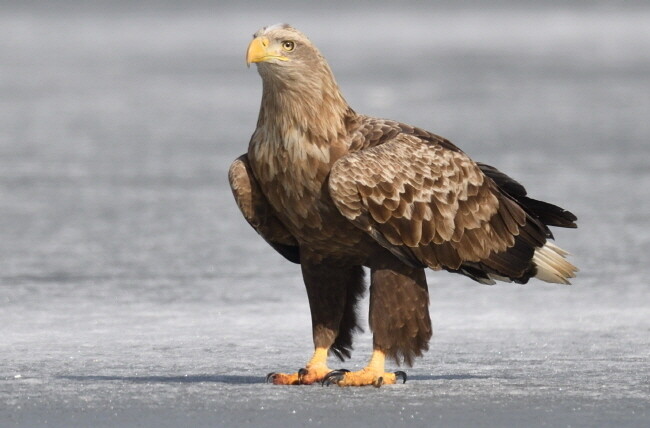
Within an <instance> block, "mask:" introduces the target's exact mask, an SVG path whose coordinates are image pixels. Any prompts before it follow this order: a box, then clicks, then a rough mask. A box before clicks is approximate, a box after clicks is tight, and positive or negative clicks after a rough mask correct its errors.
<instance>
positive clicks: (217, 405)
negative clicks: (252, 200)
mask: <svg viewBox="0 0 650 428" xmlns="http://www.w3.org/2000/svg"><path fill="white" fill-rule="evenodd" d="M1 7H2V9H1V12H2V13H0V426H44V425H47V426H180V425H183V426H287V425H288V426H302V425H305V426H311V425H329V426H331V425H332V424H338V425H340V426H367V425H375V426H395V425H396V424H398V423H403V422H404V423H407V424H410V425H413V426H432V425H439V426H466V425H471V426H574V427H575V426H585V427H587V426H648V425H649V424H650V410H649V407H650V386H649V378H648V377H649V376H648V365H649V364H648V363H649V361H648V360H649V358H648V357H649V349H650V348H649V345H650V297H649V296H648V276H649V275H650V266H649V263H648V252H649V251H650V232H649V230H650V141H649V139H650V120H648V118H649V117H650V25H649V23H650V5H648V3H647V2H605V1H603V2H566V3H565V2H546V3H543V4H541V3H540V2H532V1H531V2H510V1H500V2H492V3H490V4H489V5H487V3H486V2H462V3H458V2H447V3H446V2H437V3H417V4H416V3H401V2H394V1H385V2H372V3H370V2H364V3H355V2H333V3H327V5H321V6H315V5H313V4H312V5H309V4H308V3H306V2H288V1H273V2H259V3H256V2H239V3H236V4H232V5H231V4H223V3H218V4H217V3H213V2H207V1H206V2H182V3H181V2H178V3H175V2H171V1H170V2H151V1H148V2H147V1H146V2H137V3H130V2H98V1H97V2H80V1H79V2H77V1H62V2H58V1H57V2H55V1H53V2H29V1H24V2H12V3H2V5H1ZM276 22H289V23H291V24H293V25H295V26H296V27H298V28H300V29H302V30H303V31H304V32H305V33H307V34H308V35H309V36H310V38H311V39H312V40H313V41H314V42H315V43H316V44H317V45H318V46H319V47H320V48H321V50H322V52H323V53H324V54H325V56H326V57H327V58H328V59H329V61H330V64H331V66H332V68H333V70H334V72H335V74H336V76H337V79H338V81H339V84H340V86H341V88H342V90H343V92H344V94H345V96H346V98H347V100H348V101H349V102H350V104H351V105H352V106H353V107H354V108H355V109H356V110H357V111H359V112H363V113H365V114H371V115H375V116H381V117H389V118H393V119H397V120H401V121H404V122H407V123H410V124H413V125H417V126H421V127H424V128H426V129H429V130H432V131H434V132H436V133H439V134H441V135H444V136H446V137H448V138H450V139H451V140H452V141H454V142H455V143H456V144H458V145H459V146H460V147H461V148H462V149H464V150H465V151H466V152H467V153H468V154H470V155H471V156H472V157H473V158H474V159H476V160H481V161H483V162H486V163H490V164H493V165H495V166H497V167H499V168H500V169H502V170H504V171H506V172H508V173H509V174H511V175H512V176H513V177H515V178H517V179H518V180H520V181H521V182H523V183H524V184H525V185H526V186H527V188H528V190H529V192H530V193H531V194H532V195H533V196H534V197H537V198H541V199H546V200H549V201H551V202H554V203H557V204H559V205H561V206H564V207H566V208H568V209H570V210H572V211H573V212H575V213H576V214H577V215H578V217H579V219H580V229H578V230H577V231H574V230H569V231H564V230H560V231H558V232H557V238H558V242H559V244H560V245H561V246H562V247H564V248H566V249H568V250H570V251H571V252H572V253H573V254H574V256H573V257H572V260H573V261H574V262H575V263H576V264H577V265H578V266H579V267H580V268H581V272H580V274H579V277H578V278H577V279H576V280H575V281H574V285H573V286H570V287H564V286H557V285H548V284H543V283H539V282H532V283H531V284H529V285H525V286H517V285H509V284H504V285H498V286H493V287H488V286H480V285H477V284H474V283H473V282H472V281H470V280H469V279H466V278H463V277H460V276H453V275H451V274H447V273H434V272H431V273H430V275H429V282H430V289H431V313H432V319H433V323H434V328H435V334H434V337H433V339H432V342H431V350H430V351H429V352H428V353H427V354H426V356H425V357H424V358H422V359H420V360H418V361H417V364H416V366H415V367H414V368H411V369H407V371H408V373H409V376H410V380H409V382H407V383H406V384H405V385H399V386H394V387H384V388H381V389H379V390H377V389H374V388H362V389H341V388H336V387H330V388H323V387H320V386H310V387H274V386H271V385H266V384H264V383H263V378H264V375H265V374H266V373H267V372H269V371H279V370H283V371H293V370H295V369H297V368H299V367H301V366H302V365H303V364H304V363H305V362H306V359H307V358H308V357H309V355H310V352H311V337H310V322H309V312H308V307H307V299H306V296H305V293H304V290H303V286H302V282H301V278H300V273H299V269H298V268H297V267H296V266H295V265H292V264H290V263H288V262H285V261H284V260H283V259H282V258H281V257H280V256H279V255H277V254H275V253H274V252H273V251H272V250H271V249H270V248H269V247H268V246H267V245H266V244H265V243H264V242H263V241H262V240H261V239H259V237H257V236H256V234H255V233H254V232H253V231H252V229H250V228H249V226H248V225H247V224H246V223H245V222H244V220H243V218H242V217H241V215H240V214H239V212H238V211H237V208H236V206H235V204H234V202H233V200H232V196H231V194H230V190H229V188H228V186H227V181H226V171H227V169H228V166H229V163H230V162H231V161H232V159H234V158H235V157H236V156H238V155H239V154H240V153H243V152H244V151H245V150H246V146H247V143H248V139H249V137H250V134H251V133H252V131H253V129H254V126H255V121H256V116H257V111H258V108H259V101H260V95H261V82H260V79H259V76H258V75H257V73H256V71H255V68H254V67H251V69H246V67H245V64H244V54H245V50H246V46H247V44H248V42H249V40H250V37H251V35H252V33H253V32H255V31H256V30H257V29H258V28H259V27H262V26H264V25H268V24H273V23H276ZM366 311H367V307H364V308H362V313H363V317H364V318H365V317H366ZM356 344H357V346H356V350H355V353H354V355H353V358H352V360H350V361H348V362H346V363H337V362H335V361H333V360H332V361H331V366H332V367H346V368H349V369H358V368H360V367H362V366H363V365H364V364H365V362H366V360H367V357H368V355H369V353H370V348H371V342H370V335H369V334H368V333H365V334H363V335H361V336H360V337H359V338H358V340H357V342H356ZM390 368H393V369H394V368H395V367H393V366H391V367H390Z"/></svg>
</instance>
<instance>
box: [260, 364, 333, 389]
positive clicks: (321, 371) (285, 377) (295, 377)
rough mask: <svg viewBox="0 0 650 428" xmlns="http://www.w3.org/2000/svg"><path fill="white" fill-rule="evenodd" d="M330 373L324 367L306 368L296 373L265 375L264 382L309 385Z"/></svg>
mask: <svg viewBox="0 0 650 428" xmlns="http://www.w3.org/2000/svg"><path fill="white" fill-rule="evenodd" d="M331 372H332V371H331V370H330V369H329V368H328V367H327V366H325V365H316V366H308V367H307V368H303V369H300V370H298V371H297V372H296V373H291V374H287V373H275V372H271V373H269V374H268V375H266V382H268V383H272V384H274V385H311V384H312V383H316V382H320V381H322V380H323V379H324V378H325V376H327V374H328V373H331Z"/></svg>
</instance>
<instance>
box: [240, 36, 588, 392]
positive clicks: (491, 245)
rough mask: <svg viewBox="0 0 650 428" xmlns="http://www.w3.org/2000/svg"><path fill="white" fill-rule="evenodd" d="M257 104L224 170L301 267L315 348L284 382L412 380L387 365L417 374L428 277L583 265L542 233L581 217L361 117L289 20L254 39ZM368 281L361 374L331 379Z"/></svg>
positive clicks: (457, 154)
mask: <svg viewBox="0 0 650 428" xmlns="http://www.w3.org/2000/svg"><path fill="white" fill-rule="evenodd" d="M246 62H247V64H248V65H249V66H250V64H251V63H255V64H256V65H257V70H258V72H259V74H260V76H261V78H262V82H263V91H262V102H261V107H260V112H259V117H258V120H257V127H256V128H255V131H254V132H253V135H252V137H251V139H250V142H249V146H248V151H247V153H246V154H244V155H242V156H240V157H239V158H237V159H236V160H235V161H234V162H233V163H232V165H231V166H230V169H229V174H228V176H229V182H230V186H231V189H232V192H233V195H234V197H235V200H236V202H237V205H238V207H239V209H240V210H241V212H242V214H243V216H244V218H245V219H246V220H247V222H248V223H249V224H250V225H251V226H252V227H253V228H254V229H255V231H257V233H258V234H259V235H261V237H262V238H264V240H266V242H268V244H270V245H271V247H273V248H274V249H275V250H276V251H277V252H278V253H280V254H281V255H282V256H284V257H285V258H286V259H287V260H289V261H290V262H293V263H297V264H299V265H300V268H301V271H302V276H303V280H304V283H305V287H306V289H307V297H308V300H309V308H310V312H311V320H312V335H313V343H314V352H313V355H312V356H311V358H310V359H309V360H308V362H307V363H306V365H305V366H304V367H303V368H301V369H300V370H298V371H296V372H295V373H276V372H272V373H269V375H268V376H267V381H268V382H271V383H273V384H278V385H298V384H312V383H315V382H320V383H321V384H326V385H332V384H335V385H339V386H364V385H374V386H380V385H382V384H387V385H388V384H395V383H397V382H398V381H400V380H401V381H403V382H405V381H406V373H404V372H403V371H396V372H386V371H385V362H386V358H389V359H392V360H394V361H395V362H396V363H397V364H398V365H399V364H401V363H405V364H407V365H408V366H412V364H413V361H414V358H416V357H420V356H422V353H423V352H424V351H427V350H428V347H429V345H428V342H429V340H430V338H431V320H430V318H429V308H428V306H429V294H428V288H427V287H428V286H427V280H426V276H425V269H426V268H429V269H432V270H435V271H439V270H446V271H448V272H453V273H457V274H460V275H464V276H467V277H469V278H471V279H473V280H475V281H478V282H479V283H483V284H493V283H494V282H495V280H499V281H507V282H515V283H526V282H527V281H528V280H529V279H530V278H538V279H540V280H542V281H546V282H552V283H560V284H569V279H570V278H573V277H574V276H575V273H576V272H577V268H576V267H575V266H573V265H572V264H571V263H570V262H569V261H567V260H566V256H567V254H568V253H567V252H566V251H564V250H563V249H561V248H560V247H558V246H556V245H555V244H553V242H552V241H551V239H553V234H552V233H551V231H550V230H549V226H557V227H566V228H575V227H577V226H576V220H577V218H576V216H575V215H573V214H572V213H571V212H569V211H567V210H564V209H562V208H560V207H558V206H556V205H552V204H550V203H547V202H543V201H539V200H535V199H532V198H530V197H528V195H527V193H526V190H525V188H524V187H523V186H522V185H521V184H519V183H518V182H517V181H515V180H514V179H512V178H510V177H509V176H508V175H506V174H504V173H503V172H501V171H499V170H498V169H496V168H494V167H492V166H490V165H486V164H483V163H478V162H475V161H473V160H472V159H470V158H469V157H468V156H467V155H466V154H465V153H464V152H463V151H462V150H460V149H459V148H458V147H456V146H455V145H454V144H452V143H451V142H450V141H449V140H447V139H445V138H443V137H440V136H438V135H436V134H433V133H431V132H428V131H426V130H423V129H420V128H418V127H415V126H411V125H407V124H404V123H401V122H398V121H394V120H387V119H379V118H375V117H371V116H365V115H362V114H358V113H357V112H355V111H354V110H353V109H352V108H351V107H350V106H349V105H348V103H347V102H346V101H345V99H344V98H343V95H342V94H341V92H340V90H339V88H338V86H337V83H336V81H335V79H334V75H333V74H332V70H331V69H330V67H329V65H328V63H327V62H326V60H325V58H324V57H323V56H322V55H321V53H320V52H319V50H318V49H317V48H316V46H314V44H313V43H312V42H311V41H310V40H309V39H308V38H307V37H306V36H305V35H304V34H303V33H302V32H300V31H298V30H297V29H295V28H293V27H291V26H289V25H287V24H276V25H272V26H268V27H264V28H262V29H260V30H259V31H257V32H256V33H255V34H254V35H253V40H252V41H251V42H250V44H249V46H248V50H247V53H246ZM364 268H366V269H368V270H369V272H370V287H369V294H370V297H369V298H370V306H369V307H370V310H369V316H368V323H369V326H370V329H371V331H372V333H373V340H372V346H373V350H372V355H371V357H370V360H369V362H368V364H367V366H365V367H364V368H363V369H361V370H358V371H348V370H345V369H340V370H332V369H330V367H329V366H328V363H327V359H328V355H330V354H333V355H334V356H336V357H338V358H339V359H341V361H344V360H345V359H346V358H349V357H350V352H351V350H352V339H353V335H354V333H355V332H357V331H359V330H361V327H360V326H359V322H358V317H357V312H356V308H357V304H358V303H359V300H360V299H361V298H362V297H363V295H364V294H365V291H366V283H365V279H364Z"/></svg>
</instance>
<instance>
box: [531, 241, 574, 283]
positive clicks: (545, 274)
mask: <svg viewBox="0 0 650 428" xmlns="http://www.w3.org/2000/svg"><path fill="white" fill-rule="evenodd" d="M567 255H569V253H568V252H567V251H565V250H563V249H562V248H560V247H558V246H557V245H555V244H554V243H552V242H551V241H547V242H546V244H545V245H544V246H543V247H541V248H537V249H535V255H534V256H533V263H535V266H537V275H535V278H538V279H541V280H542V281H546V282H554V283H557V284H571V283H570V282H569V278H575V276H576V275H575V274H576V272H578V268H577V267H575V266H573V265H572V264H571V263H569V261H568V260H566V258H565V257H566V256H567Z"/></svg>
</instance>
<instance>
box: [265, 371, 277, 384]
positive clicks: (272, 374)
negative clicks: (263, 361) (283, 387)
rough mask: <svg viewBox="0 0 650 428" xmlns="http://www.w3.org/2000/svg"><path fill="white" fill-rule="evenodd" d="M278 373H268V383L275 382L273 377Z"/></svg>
mask: <svg viewBox="0 0 650 428" xmlns="http://www.w3.org/2000/svg"><path fill="white" fill-rule="evenodd" d="M276 374H277V373H276V372H271V373H269V374H267V375H266V383H273V378H274V377H275V375H276Z"/></svg>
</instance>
